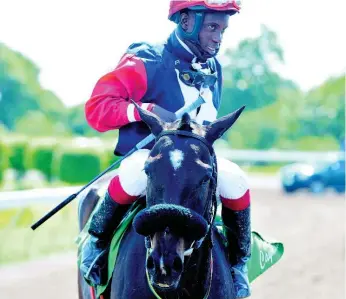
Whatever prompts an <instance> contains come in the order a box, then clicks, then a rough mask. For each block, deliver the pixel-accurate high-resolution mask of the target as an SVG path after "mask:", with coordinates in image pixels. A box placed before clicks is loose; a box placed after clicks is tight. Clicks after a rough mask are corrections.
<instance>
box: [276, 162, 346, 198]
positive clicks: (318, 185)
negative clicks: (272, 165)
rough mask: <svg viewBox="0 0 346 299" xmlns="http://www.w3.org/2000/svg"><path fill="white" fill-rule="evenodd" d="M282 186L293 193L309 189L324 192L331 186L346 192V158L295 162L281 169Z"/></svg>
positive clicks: (314, 191)
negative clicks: (329, 160) (313, 162)
mask: <svg viewBox="0 0 346 299" xmlns="http://www.w3.org/2000/svg"><path fill="white" fill-rule="evenodd" d="M280 176H281V183H282V188H283V190H284V191H285V192H287V193H291V192H295V191H298V190H302V189H307V190H309V191H310V192H312V193H322V192H323V191H325V189H327V188H329V189H330V188H331V189H333V190H335V191H336V192H338V193H344V192H345V160H336V161H331V162H328V163H327V162H325V163H316V164H309V163H293V164H289V165H286V166H284V167H282V168H281V169H280Z"/></svg>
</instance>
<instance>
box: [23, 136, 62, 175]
mask: <svg viewBox="0 0 346 299" xmlns="http://www.w3.org/2000/svg"><path fill="white" fill-rule="evenodd" d="M57 143H58V141H57V140H56V139H53V138H51V139H42V138H41V139H38V140H33V141H32V142H31V144H30V147H29V150H28V154H27V158H26V164H27V168H28V169H37V170H39V171H41V172H42V173H44V174H45V176H46V177H47V179H48V180H51V179H52V169H53V159H54V154H55V148H56V146H57Z"/></svg>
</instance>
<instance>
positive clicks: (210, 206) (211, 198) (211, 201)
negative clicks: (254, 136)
mask: <svg viewBox="0 0 346 299" xmlns="http://www.w3.org/2000/svg"><path fill="white" fill-rule="evenodd" d="M172 135H173V136H182V137H188V138H194V139H197V140H199V141H200V142H201V144H202V145H203V146H204V147H206V148H207V149H208V151H209V153H210V156H211V160H212V165H211V166H212V175H211V177H210V186H209V188H208V195H207V202H206V205H205V208H204V212H203V218H204V219H206V221H207V223H208V230H207V233H206V235H205V236H204V237H203V238H201V239H200V240H197V241H195V242H192V244H191V247H190V248H189V249H187V250H185V253H184V256H185V257H187V262H186V267H185V269H188V268H189V267H188V265H189V262H190V260H191V256H192V253H193V251H194V249H198V248H199V247H200V246H201V245H202V244H203V242H204V241H207V242H208V246H209V249H210V267H209V268H210V273H209V276H208V277H209V279H208V280H209V281H208V288H207V291H206V294H205V296H204V299H206V298H208V297H209V293H210V290H211V283H212V276H213V255H212V251H211V248H212V247H213V242H212V225H213V223H214V220H215V216H216V211H217V200H216V196H215V193H216V186H217V161H216V155H215V151H214V148H213V147H212V145H211V144H210V143H209V142H208V141H207V139H205V138H204V137H202V136H199V135H197V134H195V133H192V132H189V131H182V130H164V131H162V132H161V133H160V134H159V135H158V136H157V137H156V143H157V142H158V141H159V139H160V138H162V137H164V136H172ZM147 250H148V249H147ZM147 253H148V252H147ZM184 272H185V270H184ZM147 279H148V284H149V287H150V289H151V290H152V292H153V293H154V295H155V297H156V298H160V297H159V296H158V295H157V293H156V292H155V290H154V288H153V286H152V285H151V283H150V281H149V277H148V273H147Z"/></svg>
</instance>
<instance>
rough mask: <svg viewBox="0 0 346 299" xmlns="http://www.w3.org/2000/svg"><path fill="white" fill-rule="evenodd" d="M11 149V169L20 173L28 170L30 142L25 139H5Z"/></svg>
mask: <svg viewBox="0 0 346 299" xmlns="http://www.w3.org/2000/svg"><path fill="white" fill-rule="evenodd" d="M5 142H6V144H7V145H8V147H9V167H10V168H13V169H15V170H17V171H19V172H24V171H25V170H26V167H25V160H26V155H27V150H28V146H29V143H28V142H29V141H28V139H27V138H25V137H12V136H11V137H8V138H6V139H5Z"/></svg>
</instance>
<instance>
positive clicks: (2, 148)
mask: <svg viewBox="0 0 346 299" xmlns="http://www.w3.org/2000/svg"><path fill="white" fill-rule="evenodd" d="M8 158H9V149H8V147H7V145H6V144H5V143H4V142H2V141H0V184H1V183H2V182H3V179H4V172H5V170H6V169H7V168H8Z"/></svg>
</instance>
